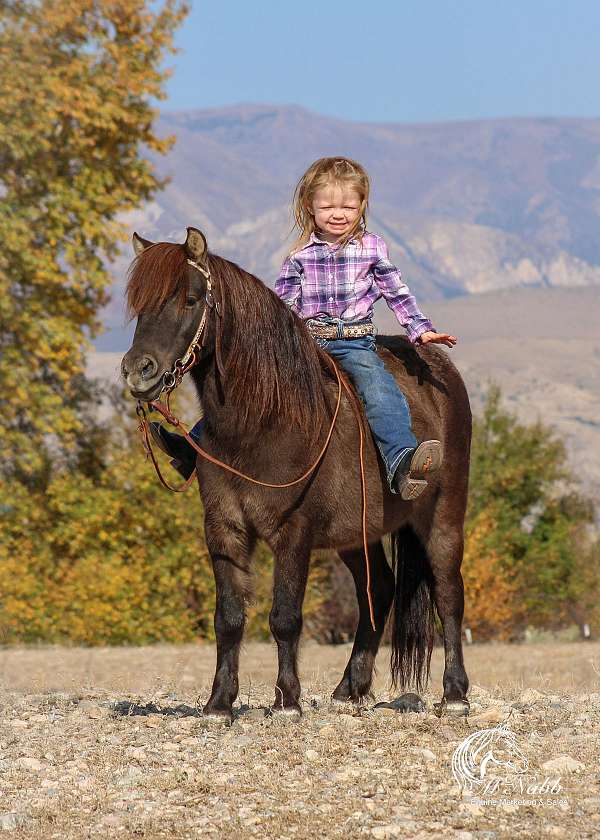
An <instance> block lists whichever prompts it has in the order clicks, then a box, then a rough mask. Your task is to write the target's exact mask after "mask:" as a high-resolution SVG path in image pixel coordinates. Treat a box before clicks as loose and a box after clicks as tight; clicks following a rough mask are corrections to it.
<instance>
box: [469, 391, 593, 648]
mask: <svg viewBox="0 0 600 840" xmlns="http://www.w3.org/2000/svg"><path fill="white" fill-rule="evenodd" d="M572 483H573V482H572V479H571V476H570V473H569V470H568V467H567V458H566V451H565V447H564V445H563V443H562V441H560V440H559V439H558V438H557V436H556V435H555V434H554V433H553V431H552V430H551V429H548V428H547V427H545V426H544V425H543V424H541V423H534V424H531V425H526V424H523V423H520V422H518V420H517V419H516V417H515V416H514V415H512V414H511V413H510V412H508V411H507V410H506V409H505V408H503V406H502V400H501V393H500V390H499V389H498V388H497V387H495V386H492V387H491V388H490V389H489V391H488V394H487V398H486V402H485V406H484V410H483V413H482V415H481V416H480V417H476V418H475V420H474V425H473V445H472V452H471V489H470V496H469V509H468V515H467V526H466V533H467V540H466V551H465V562H464V567H463V568H464V576H465V590H466V603H467V608H466V622H467V624H468V625H470V626H471V627H472V628H473V629H474V630H475V632H476V635H478V636H479V637H480V638H481V637H482V636H483V637H486V636H487V637H491V636H495V635H500V636H502V637H505V638H509V637H518V636H519V635H520V634H521V633H522V631H523V630H524V628H525V627H526V626H527V625H533V626H538V627H557V626H560V625H561V624H564V623H565V622H567V621H573V620H574V619H575V617H576V616H578V615H579V616H580V615H581V614H585V613H588V614H589V611H590V609H591V606H592V603H593V600H594V599H595V598H596V597H597V594H598V591H599V588H600V568H599V566H598V563H597V559H596V560H595V559H594V557H595V556H596V555H597V545H595V544H594V541H593V539H592V537H591V536H590V530H591V526H592V523H593V522H594V508H593V505H592V504H591V502H590V501H589V500H588V499H586V498H584V497H583V496H581V495H580V494H579V493H578V492H576V491H575V490H573V489H572Z"/></svg>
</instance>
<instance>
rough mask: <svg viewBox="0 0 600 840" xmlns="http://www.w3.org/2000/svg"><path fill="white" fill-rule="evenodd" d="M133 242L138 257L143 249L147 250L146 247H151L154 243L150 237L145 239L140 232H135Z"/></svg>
mask: <svg viewBox="0 0 600 840" xmlns="http://www.w3.org/2000/svg"><path fill="white" fill-rule="evenodd" d="M131 244H132V245H133V250H134V252H135V255H136V257H138V256H139V255H140V254H141V253H142V251H145V250H146V248H149V247H150V246H151V245H153V244H154V243H153V242H150V240H149V239H143V238H142V237H141V236H140V235H139V234H138V233H134V234H133V236H132V237H131Z"/></svg>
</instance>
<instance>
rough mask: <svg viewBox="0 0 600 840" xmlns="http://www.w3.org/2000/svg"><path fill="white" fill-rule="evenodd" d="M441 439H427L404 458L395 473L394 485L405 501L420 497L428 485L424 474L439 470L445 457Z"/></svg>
mask: <svg viewBox="0 0 600 840" xmlns="http://www.w3.org/2000/svg"><path fill="white" fill-rule="evenodd" d="M443 457H444V456H443V451H442V444H441V443H440V441H439V440H426V441H423V443H421V444H419V446H417V448H416V449H411V450H410V452H407V453H406V455H405V456H404V457H403V458H402V460H401V461H400V463H399V464H398V467H397V469H396V472H395V473H394V480H393V487H394V490H395V491H396V493H398V495H399V496H400V497H401V498H402V499H404V500H405V501H412V500H413V499H416V498H418V497H419V496H420V495H421V493H422V492H423V491H424V490H425V488H426V487H427V480H426V479H425V478H424V476H428V475H429V474H430V473H432V472H434V471H435V470H438V469H439V468H440V466H441V465H442V459H443Z"/></svg>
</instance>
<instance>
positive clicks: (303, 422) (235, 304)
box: [127, 242, 331, 441]
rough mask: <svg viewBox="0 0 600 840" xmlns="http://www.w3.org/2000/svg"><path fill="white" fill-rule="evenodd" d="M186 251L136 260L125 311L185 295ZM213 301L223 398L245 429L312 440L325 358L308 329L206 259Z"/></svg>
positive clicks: (233, 270) (233, 272) (165, 248)
mask: <svg viewBox="0 0 600 840" xmlns="http://www.w3.org/2000/svg"><path fill="white" fill-rule="evenodd" d="M186 259H187V254H186V251H185V249H184V247H183V245H173V244H170V243H166V242H161V243H157V244H156V245H153V246H151V247H149V248H147V249H146V250H144V251H142V253H141V254H140V255H139V256H138V257H137V258H136V259H135V260H134V262H133V264H132V267H131V270H130V272H129V282H128V286H127V305H128V310H129V311H130V312H131V313H133V314H137V315H139V314H140V313H141V312H145V311H158V310H159V309H160V308H161V306H163V305H164V304H165V303H166V301H167V300H169V299H170V298H172V297H173V296H174V295H177V296H178V298H179V300H181V296H183V299H184V300H185V294H186V293H187V289H186V285H187V284H186V282H185V275H186ZM208 265H209V269H210V272H211V275H212V280H213V287H214V290H215V296H216V299H217V300H218V301H220V303H221V306H222V313H223V316H222V321H221V322H220V324H219V321H218V320H217V329H219V328H220V330H221V335H220V339H221V344H222V350H223V363H224V373H225V381H224V382H223V387H224V390H225V394H226V398H227V400H228V402H229V401H231V402H232V403H233V404H234V405H235V410H236V416H237V419H238V422H241V423H242V424H243V425H244V426H252V427H254V428H256V427H258V426H269V427H273V428H275V427H283V428H287V429H288V430H289V429H295V430H297V431H298V433H299V434H300V435H302V436H303V437H304V438H305V439H307V440H309V441H314V440H315V439H316V437H317V436H318V434H319V431H320V429H321V426H322V424H323V421H324V418H325V417H326V392H325V388H324V371H325V372H326V373H325V376H326V378H331V377H330V373H329V366H328V365H327V364H326V360H325V359H324V355H325V354H324V353H323V352H322V351H321V350H320V348H319V347H318V346H317V344H316V343H315V341H314V339H313V338H312V337H311V335H310V333H309V332H308V330H307V328H306V326H305V325H304V323H303V322H302V320H301V319H300V318H298V317H297V316H296V315H295V314H294V313H293V312H292V311H291V310H290V308H289V307H288V306H287V305H286V304H285V303H283V301H282V300H280V299H279V297H277V295H276V294H275V293H274V292H273V291H271V290H270V289H269V288H267V287H266V286H265V285H264V283H262V282H261V281H260V280H259V279H258V278H257V277H255V276H254V275H252V274H250V273H249V272H247V271H244V269H242V268H240V267H239V266H238V265H236V264H235V263H232V262H229V260H226V259H224V258H223V257H219V256H217V255H215V254H210V255H209V257H208Z"/></svg>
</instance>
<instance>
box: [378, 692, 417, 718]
mask: <svg viewBox="0 0 600 840" xmlns="http://www.w3.org/2000/svg"><path fill="white" fill-rule="evenodd" d="M374 708H375V709H393V710H394V711H396V712H400V713H401V714H405V713H406V712H417V713H418V712H424V711H425V703H424V702H423V701H422V700H421V698H420V697H419V695H418V694H412V693H411V692H409V693H408V694H402V695H400V697H396V699H395V700H390V702H389V703H376V704H375V706H374Z"/></svg>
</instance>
